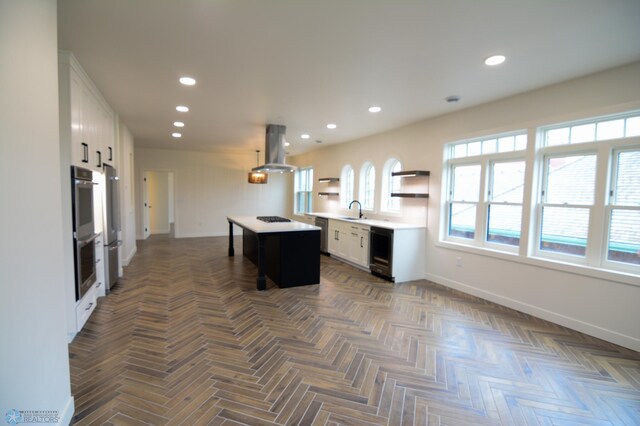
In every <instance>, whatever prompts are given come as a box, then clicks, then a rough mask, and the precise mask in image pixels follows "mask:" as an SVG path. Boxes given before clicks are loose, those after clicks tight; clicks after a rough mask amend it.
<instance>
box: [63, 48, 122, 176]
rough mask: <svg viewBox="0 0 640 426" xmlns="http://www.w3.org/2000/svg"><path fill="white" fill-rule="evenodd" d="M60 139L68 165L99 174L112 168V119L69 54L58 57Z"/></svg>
mask: <svg viewBox="0 0 640 426" xmlns="http://www.w3.org/2000/svg"><path fill="white" fill-rule="evenodd" d="M59 87H60V138H61V144H62V145H63V146H64V145H65V144H66V143H69V144H70V147H69V148H70V152H69V155H70V156H71V164H72V165H75V166H80V167H84V168H87V169H92V170H96V171H102V165H103V164H109V165H113V166H115V158H116V153H115V115H114V113H113V111H112V110H111V108H110V107H109V105H108V104H107V103H106V102H105V101H104V99H103V98H102V96H101V95H100V92H99V91H98V89H96V87H95V86H94V84H93V82H92V81H91V80H90V79H89V77H88V76H87V75H86V73H85V72H84V70H83V69H82V67H81V66H80V64H79V63H78V61H77V60H76V59H75V57H74V56H73V54H71V53H69V52H60V54H59Z"/></svg>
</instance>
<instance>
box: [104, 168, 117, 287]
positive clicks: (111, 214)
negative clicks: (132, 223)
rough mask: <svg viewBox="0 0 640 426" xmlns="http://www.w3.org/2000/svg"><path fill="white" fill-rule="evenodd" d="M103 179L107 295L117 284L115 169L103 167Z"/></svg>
mask: <svg viewBox="0 0 640 426" xmlns="http://www.w3.org/2000/svg"><path fill="white" fill-rule="evenodd" d="M104 177H105V195H106V197H105V219H106V220H105V229H104V251H105V253H104V260H105V265H104V266H105V274H106V277H105V281H106V284H107V285H106V291H107V294H108V293H109V292H110V291H111V289H112V288H113V286H114V285H115V284H116V282H118V271H119V269H120V268H119V263H118V262H119V261H118V247H120V241H119V240H118V231H120V204H119V202H118V176H117V174H116V169H114V168H113V167H111V166H109V165H106V164H105V165H104Z"/></svg>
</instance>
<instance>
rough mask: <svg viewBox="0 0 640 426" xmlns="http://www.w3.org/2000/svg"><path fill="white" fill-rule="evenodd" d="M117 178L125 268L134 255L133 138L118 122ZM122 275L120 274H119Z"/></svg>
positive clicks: (122, 256)
mask: <svg viewBox="0 0 640 426" xmlns="http://www.w3.org/2000/svg"><path fill="white" fill-rule="evenodd" d="M118 129H119V130H118V150H117V151H118V158H119V159H118V176H119V177H120V227H121V231H120V240H121V241H122V246H121V247H120V266H121V267H122V266H127V265H128V264H129V262H130V261H131V258H132V257H133V255H134V254H135V253H136V211H135V185H134V168H135V163H134V155H133V136H132V135H131V133H130V132H129V129H127V127H126V126H125V125H124V124H123V123H122V122H120V123H119V126H118ZM120 275H122V273H120Z"/></svg>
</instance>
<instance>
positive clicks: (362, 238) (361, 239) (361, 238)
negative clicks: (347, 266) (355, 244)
mask: <svg viewBox="0 0 640 426" xmlns="http://www.w3.org/2000/svg"><path fill="white" fill-rule="evenodd" d="M363 240H364V237H360V248H364V246H363V245H362V242H363Z"/></svg>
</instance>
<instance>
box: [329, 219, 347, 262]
mask: <svg viewBox="0 0 640 426" xmlns="http://www.w3.org/2000/svg"><path fill="white" fill-rule="evenodd" d="M348 235H349V230H348V225H347V224H345V223H344V222H342V221H339V220H329V253H330V254H332V255H334V256H338V257H341V258H343V259H347V258H348V257H349V237H348Z"/></svg>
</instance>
